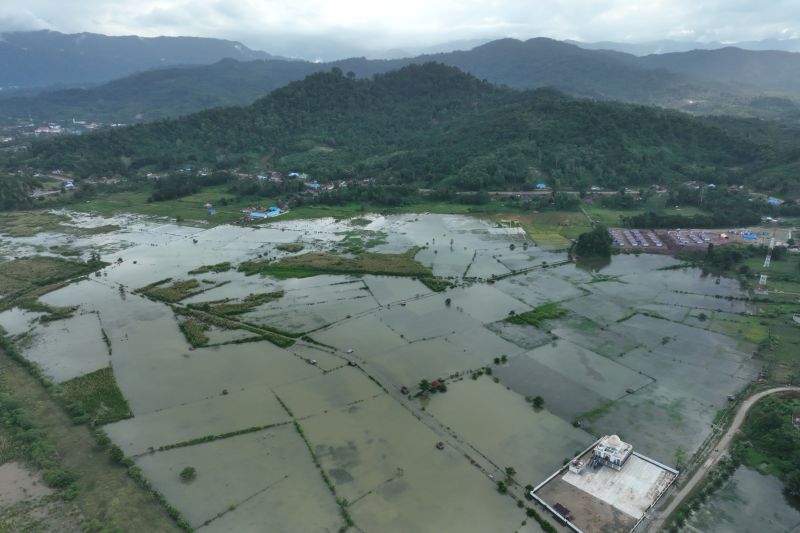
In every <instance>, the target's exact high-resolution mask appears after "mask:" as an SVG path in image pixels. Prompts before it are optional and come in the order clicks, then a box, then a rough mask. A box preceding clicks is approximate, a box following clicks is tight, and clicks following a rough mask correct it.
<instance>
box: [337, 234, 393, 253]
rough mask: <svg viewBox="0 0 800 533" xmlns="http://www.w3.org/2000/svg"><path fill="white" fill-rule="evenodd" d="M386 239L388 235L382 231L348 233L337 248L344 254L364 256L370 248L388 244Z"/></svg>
mask: <svg viewBox="0 0 800 533" xmlns="http://www.w3.org/2000/svg"><path fill="white" fill-rule="evenodd" d="M386 237H387V235H386V233H384V232H382V231H368V230H354V231H348V232H345V233H344V238H343V239H342V240H341V241H339V242H338V243H337V245H336V246H337V248H338V249H339V251H340V252H342V253H348V254H354V255H356V254H363V253H364V252H366V251H367V250H369V249H370V248H375V247H376V246H379V245H381V244H386Z"/></svg>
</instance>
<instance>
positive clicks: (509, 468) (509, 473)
mask: <svg viewBox="0 0 800 533" xmlns="http://www.w3.org/2000/svg"><path fill="white" fill-rule="evenodd" d="M516 474H517V471H516V470H515V469H514V467H513V466H507V467H506V477H508V478H509V479H510V478H512V477H514V476H515V475H516Z"/></svg>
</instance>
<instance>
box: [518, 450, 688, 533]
mask: <svg viewBox="0 0 800 533" xmlns="http://www.w3.org/2000/svg"><path fill="white" fill-rule="evenodd" d="M592 448H594V447H592ZM591 450H592V449H589V450H587V451H586V452H584V453H583V454H582V455H581V456H580V457H579V459H581V460H582V461H583V462H584V463H585V464H586V466H585V467H584V468H583V470H582V471H581V473H579V474H576V473H573V472H570V471H569V469H568V468H567V467H566V466H565V467H564V468H562V469H561V470H559V471H558V472H556V474H554V475H553V476H551V477H550V478H549V479H548V480H547V481H546V482H544V483H543V484H541V485H540V486H539V487H537V488H536V489H534V491H533V492H534V496H535V497H537V498H538V499H540V500H541V501H542V502H543V503H545V504H546V505H548V506H549V507H551V509H552V508H554V507H555V506H556V505H557V504H559V505H560V506H561V507H563V508H566V509H567V510H569V515H568V516H562V518H565V519H566V520H567V521H569V522H570V523H571V525H572V526H573V529H578V530H581V531H585V532H586V533H591V532H598V533H599V532H603V533H610V532H625V533H628V532H630V531H631V530H633V529H634V528H635V527H636V525H637V524H638V523H639V521H640V520H641V519H642V517H643V516H644V514H645V512H646V511H647V510H648V509H649V508H650V507H652V506H653V505H654V504H655V503H656V501H658V499H659V498H660V497H661V495H662V494H664V492H665V491H666V490H667V488H668V487H669V486H670V485H671V484H672V482H673V481H674V480H675V477H676V475H677V474H676V472H675V470H673V469H671V468H669V467H666V466H664V465H661V464H660V463H658V462H656V461H653V460H651V459H648V458H647V457H645V456H643V455H641V454H638V453H636V452H634V453H633V454H632V455H631V456H630V457H629V458H628V460H627V461H626V462H625V465H624V466H623V467H622V470H614V469H612V468H609V467H607V466H602V467H598V468H592V467H591V466H589V464H588V463H589V461H590V459H591V454H592V451H591ZM561 507H560V508H561Z"/></svg>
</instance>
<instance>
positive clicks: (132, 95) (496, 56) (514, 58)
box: [0, 38, 800, 123]
mask: <svg viewBox="0 0 800 533" xmlns="http://www.w3.org/2000/svg"><path fill="white" fill-rule="evenodd" d="M739 52H744V51H741V50H740V51H739ZM709 54H710V55H703V54H699V53H693V52H688V53H686V54H675V55H671V54H668V55H667V56H665V57H664V58H663V59H662V58H661V56H650V57H647V58H637V57H634V56H632V55H627V54H622V53H618V52H609V51H602V50H600V51H596V50H585V49H582V48H579V47H577V46H574V45H571V44H568V43H564V42H559V41H554V40H552V39H544V38H537V39H529V40H527V41H519V40H515V39H500V40H497V41H492V42H489V43H486V44H484V45H481V46H478V47H476V48H473V49H472V50H467V51H457V52H448V53H441V54H435V55H423V56H419V57H412V58H405V59H395V60H367V59H364V58H353V59H346V60H341V61H336V62H333V63H328V64H316V63H309V62H303V61H294V62H287V61H281V60H258V61H248V62H238V61H232V60H223V61H221V62H219V63H217V64H214V65H203V66H194V67H188V68H162V69H158V70H154V71H150V72H142V73H138V74H135V75H131V76H129V77H126V78H123V79H120V80H116V81H114V82H111V83H108V84H106V85H102V86H98V87H93V88H89V89H75V90H67V91H55V92H50V93H42V94H40V95H38V96H35V97H17V98H2V99H0V120H4V119H7V118H12V119H20V118H24V119H27V118H28V117H32V118H33V119H34V120H41V121H53V120H69V119H72V118H73V117H77V118H79V119H84V120H95V121H104V122H123V123H131V122H134V121H135V120H143V121H150V120H155V119H159V118H165V117H175V116H180V115H184V114H188V113H191V112H195V111H200V110H202V109H208V108H210V107H215V106H220V105H247V104H250V103H252V102H253V101H254V100H255V99H256V98H258V97H260V96H263V95H266V94H267V93H269V92H270V91H271V90H273V89H275V88H276V87H280V86H283V85H286V84H287V83H289V82H291V81H298V80H301V79H303V78H304V77H305V76H307V75H308V74H311V73H312V72H317V71H327V70H330V69H331V68H332V67H338V68H341V70H342V71H344V72H351V71H352V72H353V73H355V74H356V75H357V76H359V77H370V76H372V75H374V74H377V73H383V72H388V71H391V70H396V69H398V68H401V67H403V66H406V65H409V64H412V63H416V64H421V63H425V62H430V61H435V62H438V63H444V64H446V65H451V66H455V67H458V68H460V69H461V70H464V71H465V72H469V73H470V74H473V75H475V76H476V77H478V78H479V79H486V80H488V81H490V82H492V83H495V84H498V85H507V86H509V87H514V88H519V89H532V88H538V87H554V88H556V89H558V90H560V91H562V92H565V93H567V94H571V95H574V96H583V97H590V98H594V99H604V100H620V101H626V102H632V103H641V104H647V105H657V106H661V107H667V108H674V109H681V110H687V111H691V112H693V113H699V114H706V113H713V114H731V115H743V116H758V117H762V118H780V119H782V120H797V121H800V106H798V104H797V102H796V101H795V100H792V99H790V98H786V96H787V95H789V96H791V94H794V96H796V97H797V98H798V99H800V82H797V86H798V87H799V88H798V90H797V91H795V92H794V93H791V91H788V89H787V90H783V91H780V92H779V96H781V98H775V97H774V95H772V96H773V97H771V98H763V97H762V96H763V95H762V94H761V93H762V92H764V91H768V90H770V91H773V90H775V87H778V85H777V83H778V81H780V82H781V83H783V85H781V86H780V87H784V88H788V87H792V85H790V83H789V82H791V80H793V79H795V78H797V79H798V80H800V75H799V74H797V69H796V68H794V65H795V64H796V58H798V57H800V54H785V55H777V56H775V55H773V54H771V53H768V52H747V53H745V54H733V55H732V54H730V53H729V52H728V51H719V50H717V51H713V52H710V53H709ZM722 55H725V57H726V59H724V61H723V60H720V66H718V67H713V64H714V63H715V62H716V61H717V60H716V59H714V58H716V57H720V58H722ZM728 56H732V57H728ZM762 57H763V58H764V61H763V62H761V63H759V62H760V61H761V59H760V58H762ZM709 58H710V59H709ZM709 63H710V64H712V67H713V68H712V67H709V66H702V65H708V64H709ZM756 63H759V64H761V65H762V67H763V70H762V71H761V73H760V75H757V76H742V75H741V73H743V72H747V73H754V72H755V71H754V70H753V68H754V67H753V65H754V64H756ZM696 64H700V65H701V66H700V67H696V66H694V65H696ZM739 65H741V66H742V68H739ZM745 65H750V66H749V67H747V68H745V67H744V66H745ZM670 69H675V72H673V71H671V70H670ZM711 73H715V75H713V76H711V75H710V74H711ZM723 73H724V76H722V74H723ZM737 73H738V74H737ZM737 75H738V76H739V78H737ZM792 76H794V78H793V77H792ZM762 80H764V82H765V83H766V82H769V83H768V84H767V85H764V86H762V85H760V84H761V81H762Z"/></svg>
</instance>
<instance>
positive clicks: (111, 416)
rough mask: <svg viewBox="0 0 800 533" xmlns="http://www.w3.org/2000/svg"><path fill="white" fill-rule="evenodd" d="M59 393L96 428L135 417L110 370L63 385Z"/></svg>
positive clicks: (104, 369)
mask: <svg viewBox="0 0 800 533" xmlns="http://www.w3.org/2000/svg"><path fill="white" fill-rule="evenodd" d="M60 389H61V392H62V393H63V394H64V397H65V398H66V400H67V401H69V402H71V403H72V404H74V405H75V406H76V407H78V408H80V409H81V410H82V411H83V413H84V414H85V416H86V417H87V419H88V420H89V421H90V422H92V423H93V424H96V425H103V424H110V423H111V422H116V421H118V420H122V419H124V418H129V417H130V416H132V413H131V409H130V407H129V406H128V402H127V401H125V398H124V397H123V396H122V392H120V390H119V387H118V386H117V380H116V379H114V371H113V369H112V368H111V367H110V366H109V367H106V368H101V369H100V370H97V371H95V372H92V373H91V374H86V375H84V376H80V377H77V378H74V379H71V380H69V381H67V382H64V383H62V384H61V385H60Z"/></svg>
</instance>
